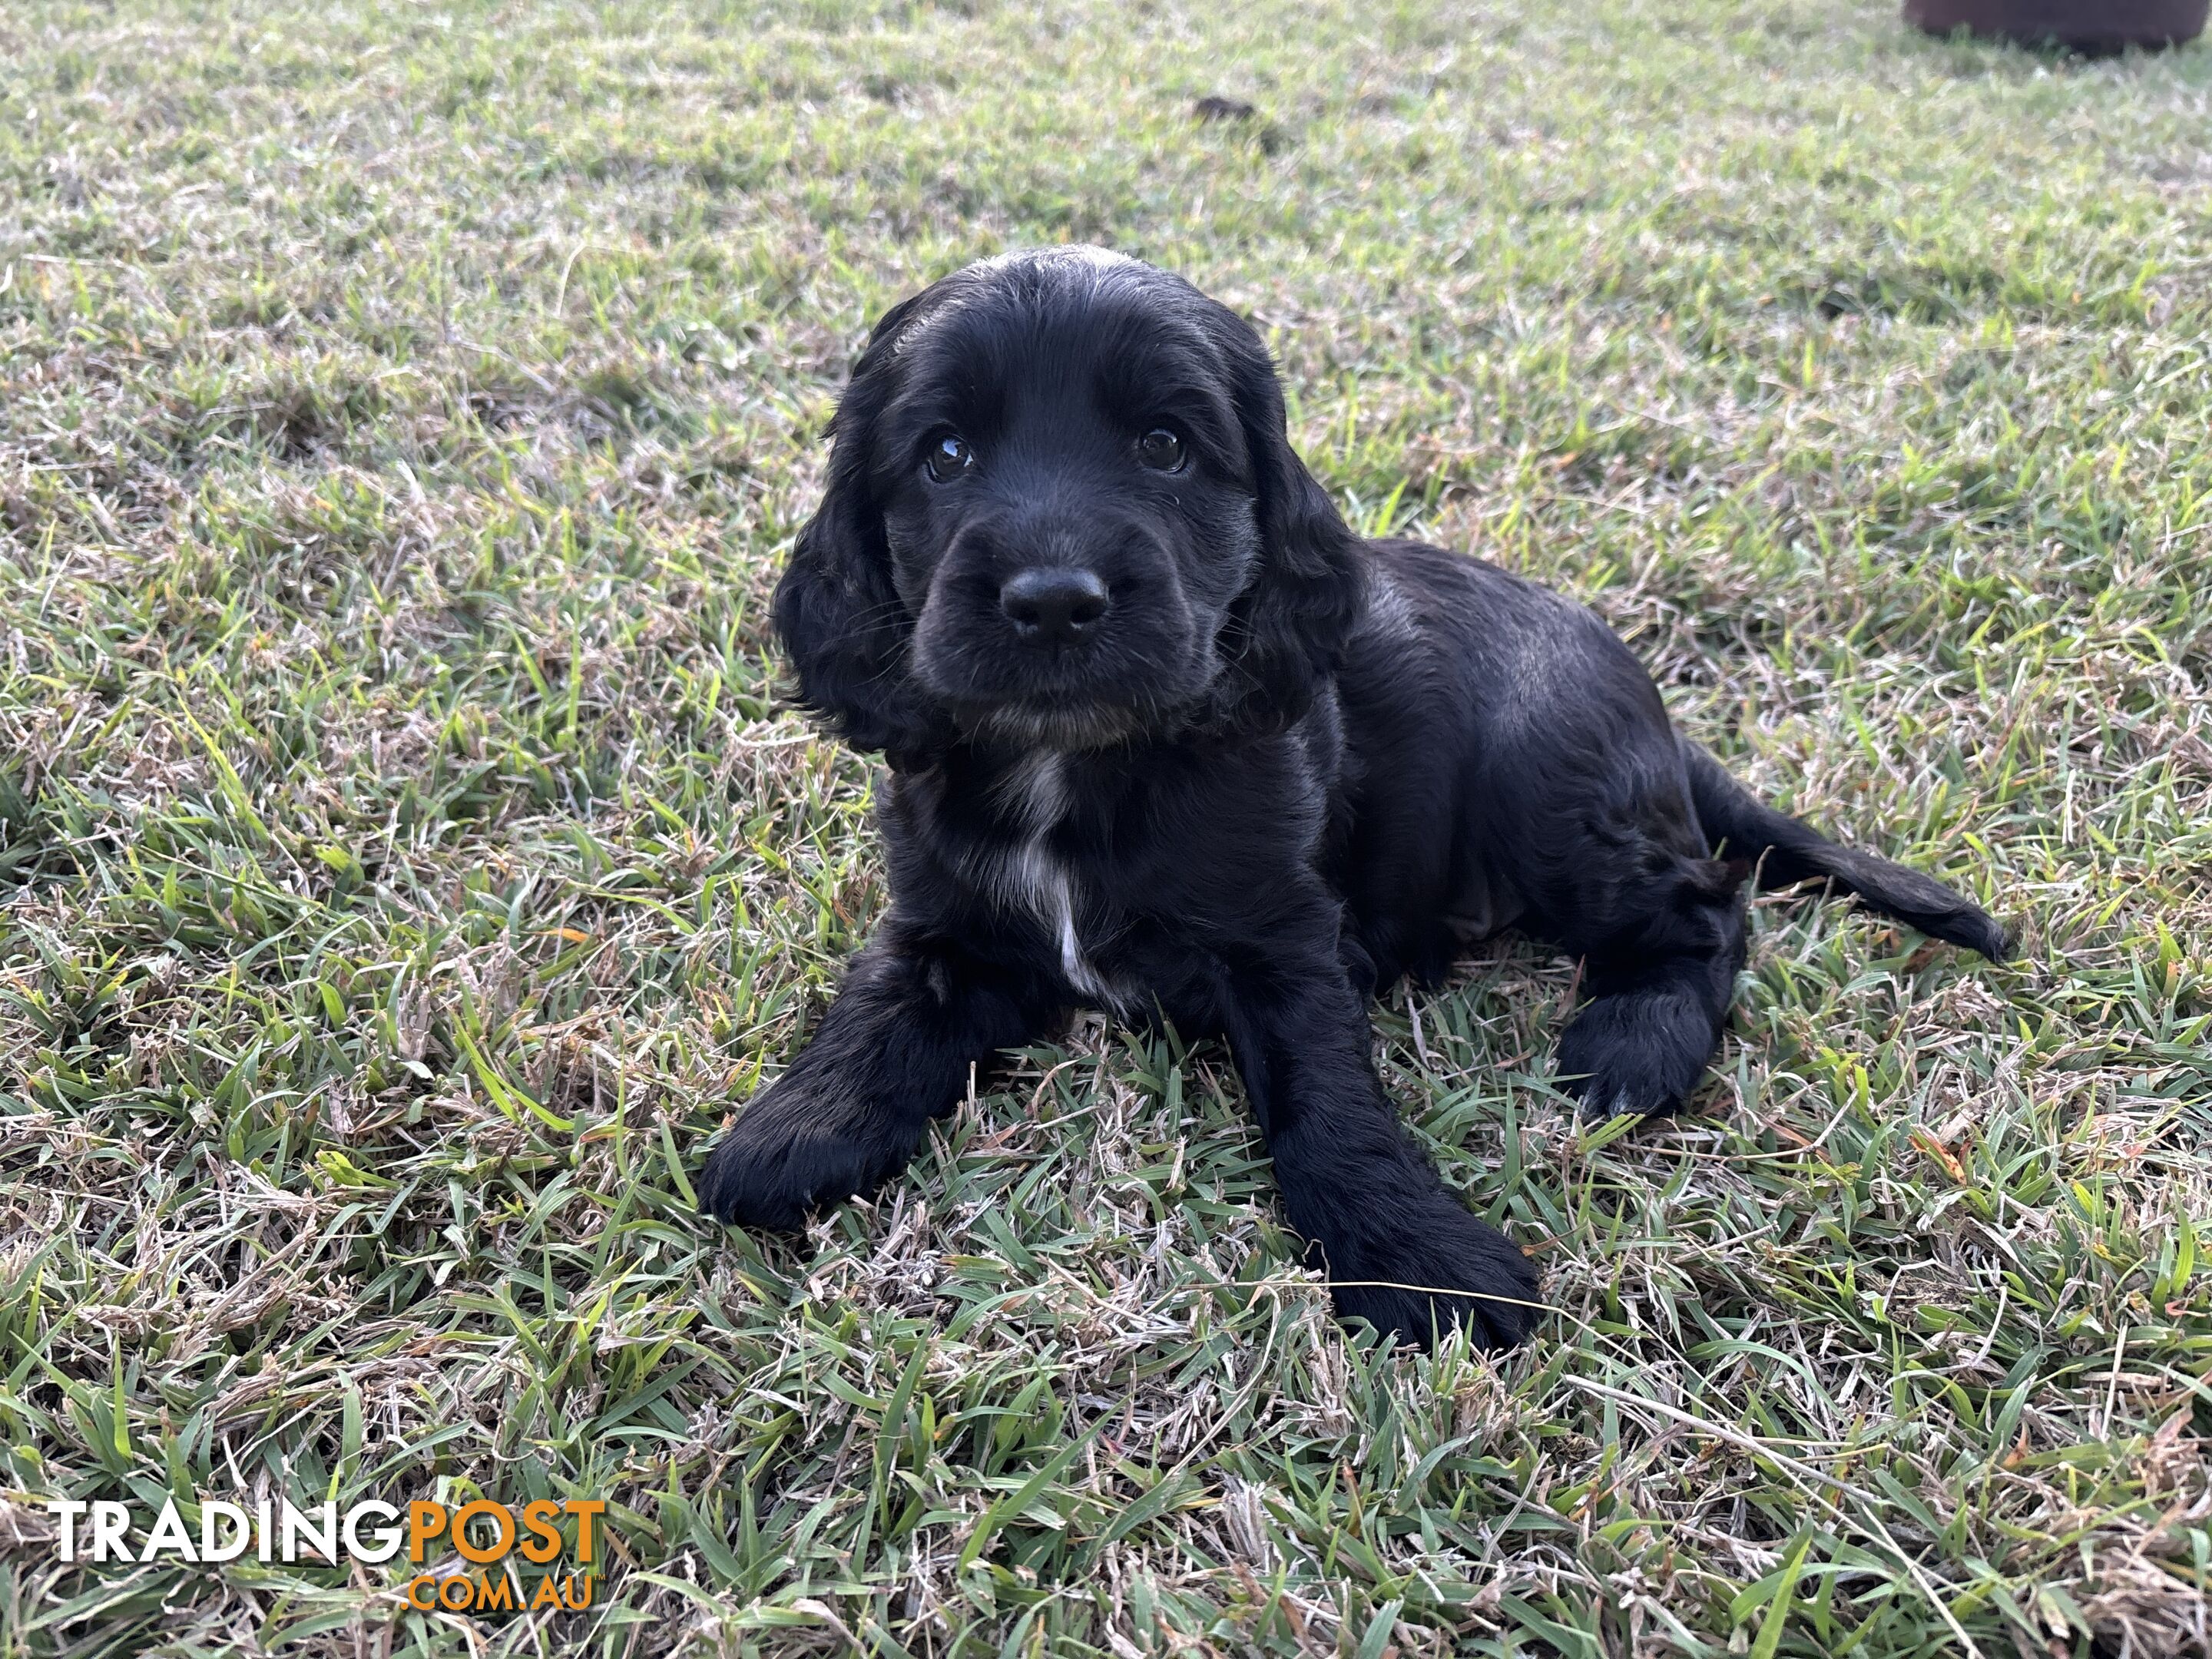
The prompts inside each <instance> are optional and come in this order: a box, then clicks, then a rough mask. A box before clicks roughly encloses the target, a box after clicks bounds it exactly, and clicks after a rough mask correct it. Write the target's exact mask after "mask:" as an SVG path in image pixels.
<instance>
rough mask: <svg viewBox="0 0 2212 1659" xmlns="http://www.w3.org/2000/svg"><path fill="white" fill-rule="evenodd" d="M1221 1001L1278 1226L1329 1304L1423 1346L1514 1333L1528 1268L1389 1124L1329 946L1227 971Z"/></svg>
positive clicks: (1528, 1294)
mask: <svg viewBox="0 0 2212 1659" xmlns="http://www.w3.org/2000/svg"><path fill="white" fill-rule="evenodd" d="M1229 1000H1230V1007H1229V1010H1228V1012H1229V1019H1228V1022H1227V1023H1228V1026H1229V1037H1230V1042H1231V1046H1232V1047H1233V1048H1234V1049H1235V1051H1236V1057H1237V1071H1238V1073H1240V1074H1241V1075H1242V1076H1243V1079H1244V1089H1245V1092H1246V1093H1247V1094H1248V1095H1249V1097H1251V1101H1252V1107H1253V1110H1254V1112H1255V1115H1257V1116H1258V1118H1259V1120H1260V1129H1261V1133H1262V1134H1264V1135H1265V1136H1266V1137H1267V1150H1268V1152H1269V1153H1270V1154H1271V1155H1272V1156H1273V1158H1274V1160H1275V1177H1276V1179H1277V1181H1278V1182H1280V1183H1281V1186H1282V1189H1283V1199H1284V1203H1285V1207H1286V1208H1287V1209H1288V1211H1289V1212H1290V1218H1291V1225H1293V1226H1294V1227H1296V1228H1297V1230H1298V1231H1299V1232H1301V1233H1303V1234H1304V1236H1305V1237H1306V1239H1307V1242H1308V1244H1309V1246H1310V1250H1311V1252H1312V1255H1313V1257H1314V1259H1315V1265H1316V1266H1318V1267H1323V1268H1324V1269H1325V1271H1326V1272H1327V1273H1328V1278H1329V1282H1330V1286H1331V1289H1332V1291H1333V1293H1334V1296H1335V1298H1336V1306H1337V1311H1338V1312H1339V1313H1340V1315H1342V1316H1345V1317H1346V1318H1362V1319H1366V1320H1369V1321H1370V1322H1372V1323H1373V1324H1374V1325H1375V1326H1376V1328H1378V1329H1381V1330H1383V1331H1386V1332H1395V1333H1396V1334H1398V1335H1400V1336H1401V1337H1403V1338H1405V1339H1407V1340H1409V1341H1411V1342H1413V1343H1414V1344H1416V1345H1418V1346H1422V1347H1426V1346H1428V1344H1429V1342H1430V1340H1431V1336H1432V1334H1437V1333H1441V1332H1443V1331H1445V1330H1448V1329H1449V1328H1451V1327H1452V1326H1453V1325H1455V1324H1458V1325H1464V1326H1466V1327H1467V1328H1468V1332H1469V1333H1470V1334H1472V1335H1473V1336H1474V1339H1475V1340H1476V1341H1477V1342H1479V1343H1480V1345H1481V1346H1485V1347H1492V1348H1498V1347H1510V1346H1512V1345H1513V1344H1514V1343H1516V1342H1518V1341H1520V1340H1522V1338H1523V1337H1525V1336H1527V1335H1528V1331H1529V1329H1530V1328H1531V1326H1532V1325H1533V1324H1534V1319H1535V1315H1536V1313H1537V1311H1538V1310H1537V1308H1536V1307H1535V1306H1534V1305H1533V1304H1534V1303H1535V1299H1536V1289H1537V1284H1536V1274H1535V1272H1534V1269H1533V1268H1532V1267H1530V1266H1529V1264H1528V1258H1527V1257H1525V1256H1523V1255H1522V1254H1521V1252H1520V1251H1519V1250H1518V1249H1516V1248H1515V1246H1514V1244H1513V1243H1512V1241H1511V1240H1510V1239H1508V1238H1507V1237H1504V1235H1503V1234H1502V1233H1499V1232H1498V1231H1496V1230H1495V1229H1494V1228H1492V1227H1488V1226H1486V1225H1484V1224H1483V1223H1481V1222H1480V1221H1478V1220H1476V1219H1475V1218H1474V1216H1472V1215H1470V1214H1468V1211H1467V1207H1466V1206H1464V1205H1462V1203H1461V1202H1460V1201H1459V1200H1458V1199H1457V1198H1455V1196H1453V1194H1452V1193H1451V1192H1450V1190H1449V1188H1446V1187H1445V1185H1444V1184H1443V1181H1442V1179H1441V1178H1439V1177H1438V1176H1437V1172H1436V1170H1435V1169H1434V1167H1433V1166H1431V1164H1430V1163H1429V1161H1428V1159H1427V1158H1424V1157H1423V1156H1422V1155H1421V1153H1420V1152H1419V1150H1418V1149H1417V1148H1416V1147H1415V1146H1413V1142H1412V1141H1411V1140H1409V1139H1407V1136H1406V1133H1405V1131H1404V1130H1403V1129H1402V1128H1401V1127H1399V1124H1398V1120H1397V1116H1396V1114H1395V1113H1394V1112H1393V1111H1392V1110H1391V1109H1390V1103H1389V1098H1388V1097H1386V1096H1385V1095H1384V1093H1383V1084H1382V1080H1381V1079H1379V1078H1377V1077H1376V1074H1375V1067H1374V1064H1373V1061H1372V1060H1371V1059H1370V1055H1369V1042H1370V1031H1369V1028H1368V1022H1367V1009H1366V1006H1365V1003H1364V1000H1362V998H1361V997H1360V995H1359V994H1358V992H1357V991H1356V990H1355V989H1354V987H1353V986H1352V981H1351V979H1350V977H1349V975H1347V974H1346V971H1345V969H1344V968H1343V966H1342V965H1341V964H1340V963H1339V961H1338V960H1337V958H1336V957H1335V955H1334V951H1330V952H1328V954H1327V956H1326V957H1325V958H1324V957H1320V956H1319V955H1316V957H1314V958H1312V959H1309V960H1308V961H1306V962H1304V963H1301V964H1297V965H1293V966H1291V967H1289V968H1287V969H1285V968H1284V967H1283V966H1282V965H1281V964H1280V963H1271V964H1269V965H1268V966H1267V967H1265V968H1255V969H1251V970H1249V971H1245V972H1241V973H1237V974H1235V975H1232V986H1231V994H1230V999H1229Z"/></svg>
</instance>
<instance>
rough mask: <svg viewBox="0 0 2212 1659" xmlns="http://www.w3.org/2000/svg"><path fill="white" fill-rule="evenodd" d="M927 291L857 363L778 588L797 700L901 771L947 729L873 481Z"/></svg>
mask: <svg viewBox="0 0 2212 1659" xmlns="http://www.w3.org/2000/svg"><path fill="white" fill-rule="evenodd" d="M925 298H927V290H925V291H924V292H923V293H922V294H919V295H914V296H913V297H911V298H909V299H907V300H903V301H900V302H899V303H898V304H897V305H896V306H894V307H891V308H890V310H889V311H887V312H885V313H884V315H883V318H882V319H881V320H880V321H878V323H877V324H876V326H875V328H874V329H873V330H872V331H871V332H870V334H869V336H868V344H867V349H866V350H865V351H863V352H862V353H861V354H860V362H858V363H856V364H854V368H853V378H852V380H851V383H850V384H849V385H848V386H847V387H846V389H845V395H844V397H843V398H841V399H840V400H839V401H838V404H837V413H836V416H835V417H834V418H833V419H832V420H831V421H830V423H829V430H830V434H831V435H832V437H833V439H834V440H835V447H833V448H832V449H831V451H830V453H829V487H828V489H826V490H824V492H823V496H822V504H821V506H820V507H817V509H816V510H815V513H814V516H813V518H811V520H808V521H807V524H806V527H805V529H804V530H802V531H800V532H799V540H798V542H797V543H796V544H794V545H793V548H792V551H791V562H790V563H789V564H788V565H787V566H786V567H785V568H784V573H783V578H782V580H780V581H779V582H777V583H776V586H775V631H776V633H777V635H779V636H780V637H781V640H782V641H783V647H784V650H785V651H786V652H787V653H788V654H789V656H790V658H791V663H792V666H793V669H795V670H796V671H798V675H799V702H800V703H801V704H803V705H804V706H805V707H806V708H811V709H812V710H813V711H814V712H815V713H816V714H819V715H821V716H822V717H823V720H826V721H827V722H828V723H829V726H830V727H831V728H832V729H833V730H834V731H836V732H837V733H838V735H839V736H841V737H842V738H844V739H845V740H846V741H847V742H848V743H850V744H853V746H854V748H856V749H880V750H884V753H885V755H886V756H888V757H890V760H891V762H892V763H893V764H894V765H897V764H905V763H920V762H922V761H924V760H925V759H926V757H927V756H928V755H929V754H930V753H931V752H933V750H936V749H939V748H941V747H943V745H944V744H945V742H947V741H948V740H949V738H950V737H951V723H950V722H949V720H947V719H946V717H945V714H944V713H943V711H942V710H940V709H938V708H935V707H934V706H933V704H932V703H931V702H930V700H929V699H928V697H927V696H926V695H924V693H923V692H922V690H921V688H920V687H919V686H918V685H916V684H915V683H914V678H913V675H912V673H911V671H910V670H909V666H908V664H909V653H910V651H911V648H912V646H913V643H914V621H915V619H914V617H913V616H912V614H911V613H909V612H908V610H907V608H906V605H905V603H904V601H902V599H900V598H899V596H898V592H897V590H896V588H894V587H893V586H892V585H891V563H890V546H889V544H887V543H886V541H885V539H884V518H883V513H882V511H881V509H880V508H879V507H878V504H877V501H876V498H875V489H874V485H873V483H872V481H871V473H872V467H871V465H870V461H871V459H872V451H873V449H874V446H875V428H876V424H877V418H878V416H879V415H880V414H881V412H882V410H883V405H884V400H885V399H886V398H887V397H888V396H889V393H890V387H889V385H888V381H889V379H890V375H889V362H890V357H891V356H892V354H893V353H894V352H895V351H896V349H897V343H898V337H899V333H900V331H901V330H902V328H903V327H904V326H905V325H906V323H907V321H908V319H910V318H911V317H912V316H913V314H914V311H915V306H916V305H917V304H918V303H919V302H920V301H922V300H923V299H925Z"/></svg>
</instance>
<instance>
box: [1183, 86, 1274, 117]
mask: <svg viewBox="0 0 2212 1659" xmlns="http://www.w3.org/2000/svg"><path fill="white" fill-rule="evenodd" d="M1190 112H1191V113H1192V114H1193V115H1194V116H1196V117H1197V118H1199V119H1200V120H1201V121H1249V120H1250V119H1251V118H1253V117H1254V116H1255V115H1257V114H1258V113H1259V112H1260V111H1259V106H1257V105H1254V104H1248V103H1246V102H1245V101H1244V100H1243V99H1242V98H1224V97H1222V96H1221V95H1220V94H1218V93H1217V94H1212V95H1211V96H1209V97H1205V98H1201V99H1200V100H1198V101H1197V102H1196V103H1194V104H1193V105H1192V106H1190Z"/></svg>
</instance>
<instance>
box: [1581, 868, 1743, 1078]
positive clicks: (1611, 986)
mask: <svg viewBox="0 0 2212 1659" xmlns="http://www.w3.org/2000/svg"><path fill="white" fill-rule="evenodd" d="M1741 881H1742V873H1741V869H1740V867H1735V866H1726V865H1721V864H1714V863H1709V862H1707V861H1705V860H1697V859H1684V860H1681V861H1680V869H1679V871H1678V873H1677V874H1676V876H1675V877H1674V879H1673V881H1672V882H1671V884H1670V890H1668V891H1666V892H1665V893H1663V894H1662V896H1661V901H1660V905H1659V908H1657V909H1656V911H1655V913H1654V914H1652V915H1649V916H1647V917H1645V918H1644V919H1643V921H1642V922H1641V925H1639V926H1638V927H1635V928H1634V929H1633V930H1630V931H1626V932H1624V933H1619V934H1616V935H1615V936H1614V937H1613V938H1611V939H1605V940H1603V941H1593V942H1591V945H1590V947H1589V949H1588V950H1587V951H1585V953H1584V957H1583V987H1584V988H1585V990H1586V991H1587V992H1588V993H1589V1001H1588V1002H1586V1003H1585V1004H1584V1005H1583V1008H1582V1010H1581V1012H1578V1013H1577V1015H1576V1016H1575V1018H1574V1020H1573V1022H1572V1023H1571V1024H1569V1025H1568V1027H1567V1029H1566V1031H1565V1034H1564V1035H1563V1036H1561V1037H1560V1039H1559V1059H1558V1062H1557V1063H1558V1069H1559V1073H1560V1078H1561V1081H1562V1082H1563V1083H1564V1084H1565V1086H1566V1088H1567V1089H1568V1090H1569V1091H1570V1092H1571V1093H1573V1094H1575V1095H1577V1096H1578V1097H1580V1098H1581V1100H1582V1102H1583V1106H1584V1108H1585V1109H1587V1110H1589V1111H1590V1112H1592V1113H1595V1114H1598V1115H1603V1116H1606V1117H1617V1116H1620V1115H1622V1114H1624V1113H1626V1114H1632V1115H1638V1116H1649V1115H1654V1114H1657V1113H1662V1112H1671V1111H1673V1110H1674V1109H1675V1108H1676V1107H1678V1106H1680V1104H1681V1103H1682V1102H1683V1101H1684V1100H1685V1099H1686V1097H1688V1096H1689V1094H1690V1092H1691V1091H1692V1090H1693V1089H1695V1088H1696V1087H1697V1085H1698V1081H1699V1079H1700V1078H1702V1077H1703V1076H1704V1075H1705V1066H1706V1063H1707V1062H1708V1061H1709V1060H1711V1059H1712V1056H1713V1050H1714V1049H1715V1048H1717V1047H1718V1046H1719V1043H1720V1036H1721V1030H1722V1028H1723V1026H1724V1025H1725V1024H1727V1021H1728V1010H1729V1000H1730V997H1731V996H1732V994H1733V993H1734V990H1735V975H1736V971H1737V969H1740V968H1741V967H1742V965H1743V958H1744V923H1743V903H1742V900H1741V896H1740V895H1739V894H1738V892H1737V889H1738V887H1739V886H1740V884H1741ZM1568 943H1569V945H1570V948H1572V947H1573V945H1574V943H1575V942H1574V941H1571V940H1570V941H1568Z"/></svg>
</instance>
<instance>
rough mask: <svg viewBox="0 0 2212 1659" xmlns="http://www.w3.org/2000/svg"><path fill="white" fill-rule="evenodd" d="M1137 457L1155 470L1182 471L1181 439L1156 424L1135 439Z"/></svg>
mask: <svg viewBox="0 0 2212 1659" xmlns="http://www.w3.org/2000/svg"><path fill="white" fill-rule="evenodd" d="M1137 459H1138V460H1139V462H1140V463H1141V464H1143V465H1146V466H1148V467H1150V468H1152V471H1155V472H1180V471H1182V439H1181V438H1180V437H1178V436H1177V435H1176V434H1174V433H1172V432H1170V431H1169V430H1168V429H1167V428H1165V427H1164V426H1156V427H1154V428H1152V430H1151V431H1150V432H1147V433H1146V434H1145V435H1144V436H1143V437H1141V438H1139V439H1138V440H1137Z"/></svg>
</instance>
